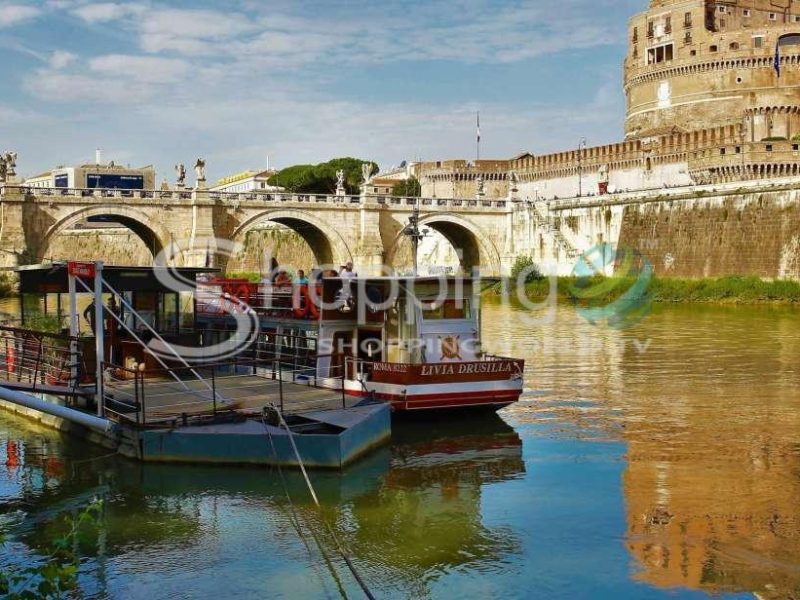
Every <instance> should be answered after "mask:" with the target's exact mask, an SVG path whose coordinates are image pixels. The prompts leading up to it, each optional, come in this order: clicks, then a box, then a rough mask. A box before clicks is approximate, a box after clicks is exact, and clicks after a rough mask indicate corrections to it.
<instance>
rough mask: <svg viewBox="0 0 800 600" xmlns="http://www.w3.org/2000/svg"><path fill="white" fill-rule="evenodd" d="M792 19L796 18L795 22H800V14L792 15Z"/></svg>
mask: <svg viewBox="0 0 800 600" xmlns="http://www.w3.org/2000/svg"><path fill="white" fill-rule="evenodd" d="M792 19H794V22H795V23H800V15H795V16H793V17H792Z"/></svg>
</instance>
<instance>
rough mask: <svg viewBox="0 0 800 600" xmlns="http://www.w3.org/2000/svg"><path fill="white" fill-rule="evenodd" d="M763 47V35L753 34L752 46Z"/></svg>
mask: <svg viewBox="0 0 800 600" xmlns="http://www.w3.org/2000/svg"><path fill="white" fill-rule="evenodd" d="M763 47H764V36H763V35H756V36H753V48H763Z"/></svg>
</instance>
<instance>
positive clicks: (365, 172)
mask: <svg viewBox="0 0 800 600" xmlns="http://www.w3.org/2000/svg"><path fill="white" fill-rule="evenodd" d="M361 177H363V179H364V183H369V181H370V179H372V163H368V162H366V163H361Z"/></svg>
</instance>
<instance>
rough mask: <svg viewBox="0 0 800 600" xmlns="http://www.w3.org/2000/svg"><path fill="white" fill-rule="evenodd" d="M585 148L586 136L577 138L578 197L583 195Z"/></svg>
mask: <svg viewBox="0 0 800 600" xmlns="http://www.w3.org/2000/svg"><path fill="white" fill-rule="evenodd" d="M584 148H586V138H585V137H582V138H581V139H580V140H578V198H580V197H581V196H583V149H584Z"/></svg>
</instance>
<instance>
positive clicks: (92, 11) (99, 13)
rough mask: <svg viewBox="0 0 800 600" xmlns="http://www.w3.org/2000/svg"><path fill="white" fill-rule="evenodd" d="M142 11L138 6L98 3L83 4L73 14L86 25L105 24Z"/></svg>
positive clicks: (141, 7) (142, 8)
mask: <svg viewBox="0 0 800 600" xmlns="http://www.w3.org/2000/svg"><path fill="white" fill-rule="evenodd" d="M143 10H144V7H143V6H141V5H139V4H117V3H114V2H100V3H97V4H84V5H83V6H79V7H77V8H75V10H74V11H73V12H74V13H75V14H76V15H77V16H78V17H80V18H81V19H83V20H84V21H86V22H87V23H106V22H108V21H116V20H117V19H121V18H123V17H127V16H129V15H135V14H137V13H141V12H142V11H143Z"/></svg>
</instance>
